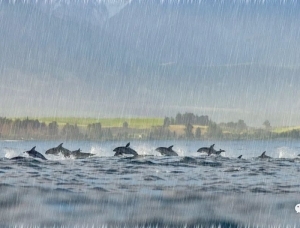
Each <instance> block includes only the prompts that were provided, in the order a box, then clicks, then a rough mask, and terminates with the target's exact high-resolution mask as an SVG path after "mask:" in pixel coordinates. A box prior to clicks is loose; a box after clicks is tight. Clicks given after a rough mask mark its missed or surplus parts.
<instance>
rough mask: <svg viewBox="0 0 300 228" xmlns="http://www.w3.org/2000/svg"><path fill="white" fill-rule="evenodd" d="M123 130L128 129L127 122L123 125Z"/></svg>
mask: <svg viewBox="0 0 300 228" xmlns="http://www.w3.org/2000/svg"><path fill="white" fill-rule="evenodd" d="M123 128H126V129H127V128H128V123H127V122H126V121H125V122H124V123H123Z"/></svg>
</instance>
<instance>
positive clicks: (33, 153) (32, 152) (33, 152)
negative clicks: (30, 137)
mask: <svg viewBox="0 0 300 228" xmlns="http://www.w3.org/2000/svg"><path fill="white" fill-rule="evenodd" d="M24 153H27V154H28V155H29V156H30V157H33V158H40V159H43V160H47V159H46V158H45V157H44V155H42V154H41V153H39V152H37V151H36V150H35V147H32V149H31V150H28V151H25V152H24Z"/></svg>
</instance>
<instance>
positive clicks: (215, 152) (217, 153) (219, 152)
mask: <svg viewBox="0 0 300 228" xmlns="http://www.w3.org/2000/svg"><path fill="white" fill-rule="evenodd" d="M223 152H225V150H221V149H220V150H217V151H216V150H213V152H212V154H216V155H219V154H221V153H223Z"/></svg>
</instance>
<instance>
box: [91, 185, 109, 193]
mask: <svg viewBox="0 0 300 228" xmlns="http://www.w3.org/2000/svg"><path fill="white" fill-rule="evenodd" d="M92 189H93V190H96V191H98V192H108V190H106V189H105V188H101V187H98V186H97V187H93V188H92Z"/></svg>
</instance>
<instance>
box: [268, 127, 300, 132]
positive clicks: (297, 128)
mask: <svg viewBox="0 0 300 228" xmlns="http://www.w3.org/2000/svg"><path fill="white" fill-rule="evenodd" d="M292 130H300V126H294V127H276V128H273V129H272V132H275V133H283V132H288V131H292Z"/></svg>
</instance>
